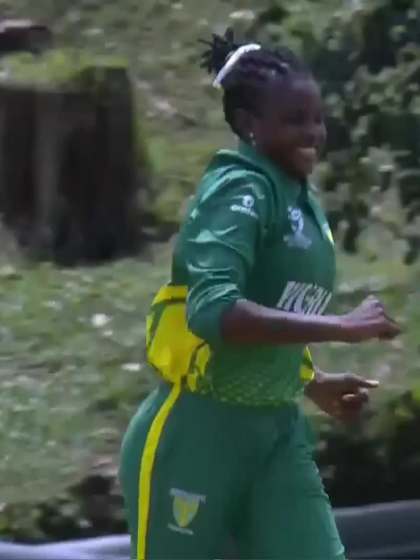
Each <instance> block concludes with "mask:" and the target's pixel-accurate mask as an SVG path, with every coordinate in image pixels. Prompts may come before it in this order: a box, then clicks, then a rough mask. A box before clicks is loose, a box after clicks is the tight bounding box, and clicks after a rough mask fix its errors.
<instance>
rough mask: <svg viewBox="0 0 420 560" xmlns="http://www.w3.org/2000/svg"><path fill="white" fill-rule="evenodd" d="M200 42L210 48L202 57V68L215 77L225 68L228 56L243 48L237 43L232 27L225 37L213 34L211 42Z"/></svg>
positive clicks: (200, 40)
mask: <svg viewBox="0 0 420 560" xmlns="http://www.w3.org/2000/svg"><path fill="white" fill-rule="evenodd" d="M199 42H200V43H203V44H204V45H207V47H208V48H207V49H206V50H205V51H204V52H203V53H202V55H201V59H200V60H201V62H200V67H201V68H204V69H205V70H207V72H208V73H209V74H215V75H216V74H218V72H219V71H220V70H221V68H222V67H223V66H224V64H225V63H226V60H227V58H228V56H229V55H230V54H231V53H232V52H233V51H235V50H236V49H238V48H239V47H240V46H241V45H240V44H238V43H235V40H234V33H233V29H232V28H230V27H228V28H227V30H226V32H225V34H224V35H223V36H221V35H217V34H216V33H213V35H212V40H211V41H207V40H205V39H199Z"/></svg>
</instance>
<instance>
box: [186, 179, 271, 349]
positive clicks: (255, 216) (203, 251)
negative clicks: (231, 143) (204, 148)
mask: <svg viewBox="0 0 420 560" xmlns="http://www.w3.org/2000/svg"><path fill="white" fill-rule="evenodd" d="M268 189H269V186H268V184H266V183H265V180H264V179H263V178H261V179H257V178H253V179H249V180H248V179H247V178H246V177H243V178H238V179H231V180H228V181H227V182H226V184H223V185H222V186H220V187H219V188H217V189H216V190H215V191H213V193H211V194H209V195H208V196H206V197H203V198H202V200H201V201H199V203H198V204H197V205H196V206H195V208H193V210H192V212H191V215H190V218H189V222H188V226H187V232H186V233H187V235H186V264H187V270H188V278H189V282H188V297H187V321H188V326H189V328H190V329H191V331H192V332H193V333H194V334H196V335H197V336H199V337H200V338H202V339H203V340H205V341H206V342H208V343H209V344H215V343H217V342H219V341H220V340H221V319H222V315H223V314H224V313H225V312H226V310H227V309H228V308H229V307H231V306H232V305H233V304H234V303H235V302H236V301H237V300H239V299H242V298H244V297H245V296H244V294H245V290H246V285H247V281H248V279H249V276H250V273H251V271H252V269H253V266H254V263H255V259H256V251H257V249H258V245H259V244H260V243H261V242H262V241H263V238H264V234H265V231H266V228H267V224H268V219H269V211H270V204H269V200H268V199H269V190H268Z"/></svg>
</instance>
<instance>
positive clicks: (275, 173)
mask: <svg viewBox="0 0 420 560" xmlns="http://www.w3.org/2000/svg"><path fill="white" fill-rule="evenodd" d="M238 152H239V154H240V155H241V156H242V157H244V158H245V159H247V160H248V161H250V162H251V163H252V165H254V166H255V167H258V168H259V169H261V170H262V171H263V172H264V173H265V174H266V175H268V176H269V177H270V179H271V180H272V181H273V182H274V184H275V185H277V186H278V187H279V188H281V189H287V191H288V193H289V197H290V199H294V200H295V201H298V199H300V200H301V201H302V200H304V201H305V202H306V203H307V204H308V205H309V206H310V208H311V209H312V213H313V215H314V217H315V220H316V222H317V224H318V227H319V229H320V231H321V233H322V235H323V236H324V237H327V233H326V231H325V228H324V227H323V225H324V222H325V219H324V218H323V215H322V213H321V212H320V210H319V209H318V208H317V206H316V205H314V204H313V202H312V199H311V196H310V195H309V190H314V191H316V189H315V188H314V187H313V185H312V184H311V183H310V182H309V181H307V182H306V183H305V184H302V183H299V181H296V180H294V179H292V178H291V177H290V176H289V175H287V174H286V173H285V172H283V171H282V170H281V169H280V168H279V167H278V166H277V165H275V164H274V163H272V162H271V160H269V159H268V158H266V157H265V156H263V155H262V154H259V153H258V152H257V151H256V150H254V148H252V146H250V145H249V144H247V143H246V142H243V141H242V140H240V141H239V148H238Z"/></svg>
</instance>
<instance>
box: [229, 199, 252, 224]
mask: <svg viewBox="0 0 420 560" xmlns="http://www.w3.org/2000/svg"><path fill="white" fill-rule="evenodd" d="M254 207H255V198H254V197H253V196H252V195H250V194H246V195H244V196H243V197H242V199H241V203H240V204H232V206H231V207H230V209H231V211H232V212H239V213H240V214H245V215H246V216H250V217H251V218H256V219H258V214H257V213H256V212H255V210H254Z"/></svg>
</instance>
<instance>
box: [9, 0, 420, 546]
mask: <svg viewBox="0 0 420 560" xmlns="http://www.w3.org/2000/svg"><path fill="white" fill-rule="evenodd" d="M0 19H1V21H0V212H1V224H0V236H1V243H0V317H1V321H0V384H1V390H0V425H1V427H2V429H1V432H0V449H1V457H0V535H1V537H2V538H12V539H16V540H19V541H25V542H30V541H36V540H44V539H46V540H53V539H57V540H58V539H67V538H79V537H90V536H98V535H107V534H115V533H120V532H125V531H126V525H125V521H124V515H123V511H122V501H121V496H120V492H119V488H118V483H117V481H116V473H117V465H118V452H119V444H120V440H121V437H122V434H123V432H124V430H125V428H126V426H127V423H128V421H129V419H130V417H131V416H132V414H133V413H134V411H135V410H136V408H137V406H138V404H139V402H140V401H141V399H142V398H143V397H144V395H145V394H146V393H147V392H148V391H149V390H150V388H151V387H153V385H154V383H155V378H154V377H153V375H152V374H151V372H150V371H148V369H147V367H146V365H145V363H144V348H143V340H144V329H145V326H144V316H145V312H146V310H147V308H148V305H149V303H150V300H151V297H152V295H153V293H154V292H155V290H156V289H157V288H158V286H159V285H160V284H161V283H162V282H164V281H166V279H167V276H168V271H169V266H168V263H169V259H170V254H171V246H172V243H173V236H174V235H175V234H176V230H177V227H178V224H179V222H180V220H181V219H182V216H183V211H184V208H185V202H186V201H187V199H188V197H189V196H190V195H191V193H192V192H194V189H195V186H196V184H197V181H198V180H199V178H200V174H201V173H202V171H203V168H204V166H205V165H206V163H207V162H208V160H209V158H210V157H211V155H212V153H213V152H214V151H215V150H216V149H218V148H220V147H229V146H232V145H233V144H234V142H235V139H234V138H233V137H232V136H231V134H230V132H229V129H228V127H227V126H226V125H225V123H224V121H223V114H222V109H221V94H220V92H218V91H217V90H214V89H213V88H212V87H211V78H210V77H209V76H207V75H205V73H204V72H203V71H202V70H201V69H200V68H199V66H198V62H199V54H200V45H199V44H198V39H200V38H208V37H209V36H210V35H211V33H212V32H224V30H225V29H226V27H227V26H232V27H233V28H234V29H235V30H236V32H237V33H238V35H239V36H240V37H242V38H245V39H250V40H251V39H252V40H261V41H267V42H271V43H273V44H280V43H282V44H287V45H289V46H290V47H292V48H294V49H296V50H297V51H299V52H300V53H301V54H302V56H304V57H305V58H306V60H307V61H308V63H309V64H310V65H311V66H312V68H313V70H314V73H315V75H316V77H317V78H318V79H319V81H320V83H321V84H322V88H323V92H324V98H325V104H326V108H327V121H328V128H329V141H328V146H327V150H326V153H325V156H324V158H323V161H322V162H321V164H320V165H319V167H318V169H317V172H316V178H315V179H316V181H317V183H318V185H319V195H320V197H321V198H322V200H323V203H324V205H325V207H326V209H327V211H328V217H329V220H330V223H331V225H332V227H333V230H334V234H335V237H336V242H337V252H338V261H339V281H338V297H337V299H336V303H335V306H336V310H338V311H344V310H345V309H348V308H349V307H350V306H353V305H354V304H356V303H357V302H359V301H360V300H361V299H362V298H363V297H364V296H366V295H367V294H370V293H375V294H377V295H378V296H379V297H380V298H382V299H383V300H384V301H385V302H386V304H387V305H388V306H389V309H390V313H391V314H392V315H393V316H395V317H396V318H397V319H398V320H399V321H401V322H402V324H403V325H404V334H403V335H402V336H401V337H400V338H399V339H398V340H396V341H393V342H392V343H372V344H364V345H361V346H351V347H349V346H346V345H340V344H331V345H328V346H324V347H322V348H321V347H320V348H316V349H315V355H316V359H317V362H318V364H319V365H320V367H321V368H323V369H325V370H327V371H328V370H330V371H353V372H355V373H360V374H362V375H366V376H369V377H372V378H377V379H379V380H380V382H381V388H380V389H379V390H378V391H377V392H375V395H374V399H373V402H372V406H371V409H370V410H369V411H368V412H367V413H366V417H365V418H364V419H363V421H362V422H360V424H358V425H355V426H352V427H351V428H343V427H339V426H337V425H336V424H333V423H331V422H329V421H328V420H327V419H325V418H324V417H323V416H321V415H319V414H317V412H316V411H315V410H313V409H312V408H308V413H310V414H311V415H312V417H313V421H314V425H315V426H316V428H317V430H318V432H319V443H318V449H317V450H318V460H319V464H320V467H321V470H322V474H323V476H324V479H325V483H326V486H327V489H328V490H329V492H330V494H331V497H332V501H333V504H334V506H337V507H341V506H352V505H361V504H367V503H373V502H385V501H393V500H403V499H415V498H417V499H418V498H420V485H419V484H418V477H419V473H420V447H419V445H418V442H419V438H418V432H419V425H420V424H419V422H420V366H419V358H420V345H419V344H420V304H419V298H420V285H419V280H420V258H418V254H419V252H420V163H419V155H420V89H419V87H420V56H419V54H420V34H419V29H420V27H419V26H420V2H418V1H416V0H369V1H367V0H366V1H363V0H353V1H351V0H322V1H315V0H312V1H310V0H295V2H294V3H291V2H286V1H285V0H284V1H280V0H278V1H275V0H259V1H258V2H255V1H254V2H251V1H248V0H238V1H235V0H212V1H211V2H204V1H201V0H185V1H183V2H181V1H180V2H175V1H171V0H141V1H139V0H119V1H118V2H115V1H111V0H73V2H71V3H70V2H68V0H36V2H35V1H34V0H1V1H0Z"/></svg>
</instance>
